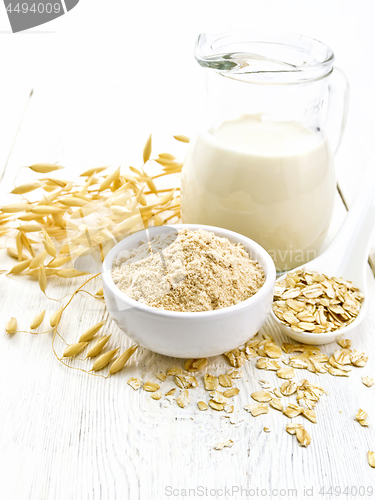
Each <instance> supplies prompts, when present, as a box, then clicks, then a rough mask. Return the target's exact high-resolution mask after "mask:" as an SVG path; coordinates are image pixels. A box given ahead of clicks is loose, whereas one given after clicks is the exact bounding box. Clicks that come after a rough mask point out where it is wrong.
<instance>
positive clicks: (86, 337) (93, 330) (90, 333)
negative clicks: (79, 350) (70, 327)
mask: <svg viewBox="0 0 375 500" xmlns="http://www.w3.org/2000/svg"><path fill="white" fill-rule="evenodd" d="M104 323H105V322H104V321H101V322H100V323H97V324H96V325H93V326H92V327H90V328H89V329H88V330H86V331H85V332H84V333H82V335H81V336H80V338H79V340H78V342H88V341H90V340H92V339H93V338H94V337H95V335H96V334H97V333H98V331H99V330H100V329H101V328H102V326H103V325H104Z"/></svg>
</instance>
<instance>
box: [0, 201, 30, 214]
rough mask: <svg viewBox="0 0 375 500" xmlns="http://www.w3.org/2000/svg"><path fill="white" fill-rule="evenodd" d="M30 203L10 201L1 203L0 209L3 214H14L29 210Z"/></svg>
mask: <svg viewBox="0 0 375 500" xmlns="http://www.w3.org/2000/svg"><path fill="white" fill-rule="evenodd" d="M31 207H32V205H31V204H30V203H11V204H10V205H3V206H2V207H1V211H2V212H3V213H4V214H16V213H18V212H25V211H26V210H30V208H31Z"/></svg>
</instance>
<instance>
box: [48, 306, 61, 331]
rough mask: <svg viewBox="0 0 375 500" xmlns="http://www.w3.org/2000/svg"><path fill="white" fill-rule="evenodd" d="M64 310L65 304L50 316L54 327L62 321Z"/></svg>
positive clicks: (50, 321)
mask: <svg viewBox="0 0 375 500" xmlns="http://www.w3.org/2000/svg"><path fill="white" fill-rule="evenodd" d="M63 311H64V306H62V307H60V309H58V310H57V311H56V312H54V313H53V314H52V316H51V317H50V320H49V324H50V325H51V326H52V328H54V327H55V326H57V325H58V324H59V323H60V320H61V316H62V313H63Z"/></svg>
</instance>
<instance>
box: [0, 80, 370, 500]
mask: <svg viewBox="0 0 375 500" xmlns="http://www.w3.org/2000/svg"><path fill="white" fill-rule="evenodd" d="M30 90H31V89H30V88H23V89H21V88H20V89H17V92H13V93H12V94H10V97H9V95H8V97H5V96H1V99H3V101H2V106H3V110H5V113H6V116H9V117H11V119H9V120H8V121H7V123H6V124H5V122H4V121H2V122H1V123H2V137H3V143H2V147H1V151H0V176H2V183H1V191H0V193H1V203H3V202H5V201H6V200H7V196H6V193H7V192H9V191H10V190H11V189H12V186H13V180H14V177H15V174H16V173H17V171H18V168H19V167H20V166H21V165H25V164H30V163H33V162H36V161H57V160H59V161H61V162H62V163H63V164H65V165H67V168H68V169H69V172H68V174H69V175H72V174H73V173H76V172H79V171H82V170H83V169H85V168H88V167H89V166H93V165H98V164H99V163H106V162H107V161H110V162H112V163H113V164H114V165H115V164H116V162H117V161H122V162H123V163H124V164H127V163H128V162H129V163H133V162H134V163H133V164H134V165H135V162H136V161H137V158H139V155H140V154H141V150H142V145H143V141H144V138H145V137H146V134H147V132H146V130H147V126H145V125H144V126H143V128H142V127H141V126H140V125H139V124H135V125H134V124H132V123H129V122H127V120H126V119H125V118H124V119H123V120H121V121H119V120H118V119H117V121H116V127H115V126H112V125H111V116H110V113H111V112H113V109H115V108H116V110H117V113H121V112H122V111H124V113H125V109H124V110H122V108H121V109H120V111H119V109H118V107H116V103H117V102H118V101H117V100H116V99H117V97H118V95H116V90H115V89H113V88H112V89H111V92H108V93H107V94H106V96H107V101H106V103H105V106H104V105H103V106H101V105H100V102H101V101H100V96H99V97H98V95H93V96H90V95H86V97H85V99H83V100H81V101H80V100H78V98H77V100H76V101H74V104H73V103H72V101H68V100H64V101H62V103H63V104H62V105H61V107H60V108H59V110H58V114H56V109H55V106H57V105H56V103H53V101H52V100H51V99H50V97H51V96H50V95H49V94H48V92H47V91H46V89H45V88H43V89H42V90H40V91H39V89H38V88H36V89H35V91H34V93H33V95H32V96H30ZM91 97H92V99H94V100H95V102H96V103H97V105H96V106H95V108H92V107H90V103H92V100H91ZM68 102H69V104H67V109H65V110H64V105H65V104H66V103H68ZM64 103H65V104H64ZM98 103H99V104H98ZM127 104H129V101H128V102H127V103H125V104H124V107H126V105H127ZM73 108H74V112H73V111H72V110H73ZM93 110H94V111H95V112H93ZM111 110H112V111H111ZM69 118H70V119H69ZM99 122H100V123H101V126H100V127H99V126H98V123H99ZM119 124H120V125H119ZM137 127H138V128H137ZM355 127H356V123H355V117H354V122H350V121H349V129H348V130H349V131H350V130H351V129H353V128H355ZM141 128H142V134H140V133H139V132H140V130H141ZM174 132H176V131H174ZM177 132H180V131H177ZM182 132H185V131H182ZM348 134H349V135H348V136H347V137H348V138H347V139H346V142H345V143H344V146H343V148H342V152H341V153H340V155H339V156H338V158H337V164H338V174H339V179H340V187H341V192H342V193H343V195H344V196H345V200H346V201H347V203H348V204H349V205H350V203H351V201H352V198H353V196H354V194H355V189H356V185H357V180H358V178H359V177H360V174H361V169H360V168H357V169H353V168H352V167H351V158H352V157H354V155H355V153H354V149H353V144H352V143H351V142H350V133H349V132H348ZM159 142H160V144H161V146H162V149H165V150H170V149H171V147H174V148H175V150H176V152H177V153H180V154H183V151H184V150H183V148H181V147H180V146H178V145H172V141H170V140H169V139H168V137H167V136H166V135H164V136H163V134H160V137H159ZM178 148H180V149H178ZM137 155H138V156H137ZM363 166H364V165H363ZM345 212H346V210H345V207H344V204H343V202H342V200H341V198H340V196H339V195H338V196H337V206H336V212H335V217H334V221H333V224H332V230H331V237H332V236H333V235H334V234H335V232H336V231H337V229H338V228H339V226H340V224H341V222H342V220H343V218H344V217H345ZM3 244H4V242H3ZM3 244H2V246H3ZM0 255H1V265H0V267H1V268H2V269H9V268H10V267H11V265H12V260H11V259H10V258H9V257H8V256H7V255H6V252H5V250H1V254H0ZM77 282H79V280H78V281H74V283H73V282H68V284H67V283H66V281H65V282H64V283H59V282H57V283H56V284H55V285H49V287H48V289H47V292H48V294H49V295H50V296H52V297H55V298H57V299H59V298H61V297H63V296H64V295H65V294H67V293H69V292H71V291H72V290H74V289H75V283H77ZM368 284H369V301H370V307H369V312H368V316H367V318H366V319H365V321H364V322H363V324H362V325H361V327H360V328H358V330H357V331H356V332H354V333H353V335H352V340H353V347H354V348H355V349H358V350H363V351H365V352H366V353H367V354H368V355H369V361H368V363H367V366H366V367H365V368H354V367H353V369H352V372H351V375H350V377H349V378H339V377H332V376H330V375H329V374H325V375H320V376H318V375H315V374H311V373H309V372H307V371H304V370H296V380H297V381H299V380H302V379H303V378H307V379H308V380H309V381H311V382H312V383H317V384H319V385H321V386H323V388H324V389H325V390H326V391H327V393H328V394H327V395H326V396H323V397H322V398H321V401H320V402H319V403H318V406H317V414H318V424H317V425H314V424H312V423H310V422H309V421H307V420H304V419H303V418H302V417H298V418H297V419H295V421H297V422H301V423H303V424H304V425H305V427H306V429H307V430H308V432H309V433H310V434H311V436H312V443H311V445H310V446H309V447H308V448H307V449H303V448H301V447H300V446H299V445H298V443H297V441H296V439H295V437H293V436H290V435H289V434H287V433H286V431H285V426H286V424H287V423H288V422H289V420H288V419H287V418H286V417H285V416H283V415H281V414H280V413H279V412H277V411H274V410H272V409H271V410H270V412H269V414H267V415H261V416H260V417H258V418H253V417H252V416H251V415H249V414H248V413H246V412H245V411H244V410H243V406H244V405H246V404H249V403H251V402H252V400H251V397H250V393H251V392H253V391H255V390H259V389H260V385H259V383H258V380H259V379H261V378H263V379H267V380H269V381H270V382H271V383H272V384H273V385H274V386H279V385H281V381H280V380H279V379H277V377H276V375H275V374H274V373H273V372H265V371H259V370H257V369H256V368H255V362H254V360H250V361H249V362H247V364H246V365H244V366H243V371H244V373H245V375H244V378H243V379H240V380H238V387H239V388H240V390H241V392H240V394H239V396H238V397H237V398H236V400H235V413H234V414H233V416H234V418H235V420H236V421H237V422H238V423H237V424H235V425H234V424H231V423H229V419H227V418H223V415H222V414H221V413H219V412H214V411H208V412H200V411H199V410H198V408H197V406H196V402H197V401H198V400H199V399H203V400H207V397H206V396H205V395H204V389H203V384H202V379H201V376H200V377H199V385H200V387H199V388H198V389H194V390H192V391H191V394H192V401H193V402H192V404H191V405H190V406H189V407H187V408H185V409H180V408H179V407H178V406H177V405H176V403H174V404H171V405H167V404H165V401H164V399H162V400H160V401H154V400H152V399H151V398H150V394H149V393H147V392H144V391H142V390H140V391H138V392H135V391H133V390H132V389H131V388H130V387H129V386H128V385H127V380H128V379H129V377H131V376H140V377H141V378H142V379H143V380H144V381H146V380H152V381H156V379H155V374H156V373H158V372H159V371H163V370H165V369H167V368H169V367H171V366H182V363H183V361H182V360H177V359H170V358H167V357H163V356H159V355H156V354H154V353H151V352H149V351H147V350H145V349H139V351H138V352H137V353H136V355H135V356H134V357H133V358H132V361H131V364H130V366H129V368H126V369H124V370H123V371H122V372H121V373H119V374H117V375H116V376H114V377H112V378H111V379H107V380H105V379H103V378H99V377H93V376H88V375H86V374H84V373H81V372H80V371H75V370H70V369H68V368H66V367H64V366H63V365H62V364H60V363H59V362H58V361H57V360H56V358H55V357H54V355H53V352H52V349H51V334H50V333H46V334H44V335H30V334H27V333H17V334H15V335H12V336H9V335H6V334H5V332H4V330H1V329H3V326H4V325H5V323H6V321H7V320H8V319H9V318H10V317H11V316H16V317H17V319H18V325H19V329H21V330H28V328H29V323H30V321H31V319H32V317H33V316H34V315H35V314H36V313H37V312H38V311H40V310H42V309H45V308H47V314H46V318H49V316H50V315H51V314H52V312H53V311H54V310H56V309H57V308H58V307H60V305H61V304H63V303H65V302H66V300H67V299H64V300H63V301H62V302H55V303H54V302H51V301H48V300H47V299H46V298H45V297H44V296H43V294H42V293H41V291H40V290H39V288H38V284H37V283H36V282H34V281H27V280H20V279H9V278H6V277H5V276H4V275H2V276H0V311H1V315H0V318H1V321H0V336H1V340H0V360H1V365H0V366H1V373H2V376H1V384H0V401H1V404H0V491H1V498H2V499H6V500H15V499H17V500H26V499H30V500H41V499H53V500H67V499H69V500H76V499H77V500H84V499H85V500H86V499H87V500H99V499H100V500H114V499H121V500H127V499H129V500H136V499H142V500H148V499H151V498H152V499H155V500H162V499H164V498H169V497H171V498H184V497H186V496H187V495H190V497H192V498H194V493H195V496H196V497H199V496H201V497H203V498H251V497H252V498H262V497H269V496H270V495H271V494H272V496H273V497H274V498H298V499H302V498H305V497H310V498H314V499H316V498H332V496H331V495H330V494H329V491H330V490H329V488H330V487H332V488H333V489H332V492H335V491H336V492H338V491H339V490H335V489H334V488H341V494H340V495H338V496H337V498H372V496H371V495H370V494H368V491H367V488H368V487H371V486H375V470H373V469H371V468H370V467H369V465H368V464H367V451H368V450H373V451H375V432H374V428H375V398H374V394H375V393H374V391H375V388H374V387H372V388H367V387H365V386H364V385H363V384H362V382H361V377H362V375H370V376H373V377H374V376H375V336H374V327H375V312H374V308H373V307H371V305H373V304H375V280H374V277H373V274H372V273H371V271H370V268H369V270H368ZM99 286H100V284H99V281H96V282H95V283H90V284H89V286H87V289H88V290H90V291H91V292H95V291H96V290H97V289H98V288H99ZM68 311H69V313H68V314H65V315H64V317H63V321H62V329H63V331H64V335H66V339H67V340H68V341H70V342H74V341H76V340H75V339H77V337H78V335H79V333H81V332H83V331H84V330H86V329H87V328H88V327H89V326H91V325H92V324H94V323H96V322H99V321H101V320H102V319H107V313H106V312H105V308H104V306H103V305H102V304H100V303H98V302H96V301H94V300H93V299H90V298H83V297H77V298H76V299H75V300H74V301H73V303H72V305H71V306H70V307H69V309H68ZM44 325H47V326H48V319H46V320H45V322H44ZM46 329H47V328H46ZM105 331H106V333H111V334H112V338H111V341H110V344H109V345H110V346H111V345H113V346H114V345H116V346H117V345H121V346H123V347H127V346H129V345H130V340H129V339H128V338H126V336H125V335H124V334H123V333H122V332H121V331H119V330H118V329H117V327H116V325H115V324H114V323H113V322H111V321H108V322H107V324H106V326H105ZM262 332H263V333H269V334H270V335H272V336H274V338H275V340H276V341H277V343H279V344H280V345H281V342H282V341H285V340H287V339H286V338H285V337H283V336H282V335H281V334H280V332H279V329H278V328H277V326H275V325H274V324H273V323H271V322H270V321H268V322H267V324H266V325H265V326H264V328H263V330H262ZM57 347H58V349H60V352H62V348H63V346H62V344H57ZM337 347H338V346H337V345H336V344H333V345H328V346H324V347H323V349H322V350H323V352H325V353H327V354H331V353H332V352H333V351H334V350H335V349H336V348H337ZM228 368H229V365H228V363H227V361H226V359H225V358H224V357H221V356H219V357H217V358H215V359H210V360H209V365H208V367H207V371H209V372H210V373H214V374H219V373H223V372H224V371H226V370H227V369H228ZM173 386H174V384H173V382H172V380H171V379H170V380H168V381H167V382H165V383H164V384H163V385H162V390H163V393H164V392H166V391H167V390H168V389H169V388H171V387H173ZM198 395H201V397H198ZM292 400H293V401H294V398H291V401H292ZM360 407H361V408H363V409H365V410H366V411H367V412H368V415H369V421H370V427H369V428H362V427H360V425H359V424H358V423H357V422H356V421H354V416H355V414H356V412H357V410H358V409H359V408H360ZM264 426H267V427H270V428H271V430H272V431H271V432H270V433H268V434H266V433H265V432H263V427H264ZM228 439H232V440H233V441H234V445H233V447H232V448H227V449H223V450H222V451H217V450H215V449H214V446H215V445H216V444H217V443H219V442H222V441H226V440H228ZM346 487H348V488H349V490H347V491H348V494H347V495H346V494H344V491H345V488H346ZM361 487H362V488H364V491H365V494H364V495H363V490H360V489H359V488H361ZM322 488H324V491H325V492H326V493H325V494H322V495H320V494H319V492H320V491H321V489H322ZM351 488H352V489H351ZM225 489H226V490H225ZM241 489H243V490H241ZM246 489H247V490H248V491H247V492H246V491H245V490H246ZM186 490H190V491H186ZM306 490H308V492H306Z"/></svg>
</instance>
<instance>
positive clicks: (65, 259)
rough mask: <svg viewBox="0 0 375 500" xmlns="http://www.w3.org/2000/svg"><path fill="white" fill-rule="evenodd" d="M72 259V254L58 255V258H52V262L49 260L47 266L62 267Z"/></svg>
mask: <svg viewBox="0 0 375 500" xmlns="http://www.w3.org/2000/svg"><path fill="white" fill-rule="evenodd" d="M71 259H72V258H71V257H70V256H68V257H58V258H57V259H53V260H51V262H49V263H48V264H47V267H52V268H57V267H61V266H62V265H63V264H66V263H67V262H69V261H70V260H71Z"/></svg>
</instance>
